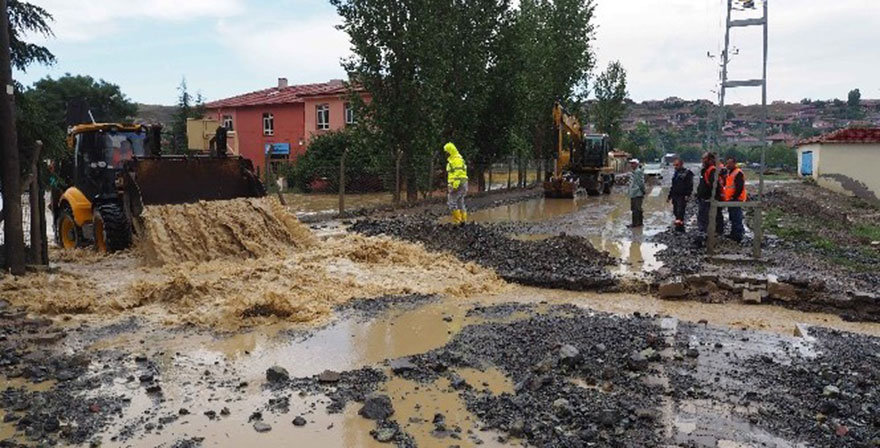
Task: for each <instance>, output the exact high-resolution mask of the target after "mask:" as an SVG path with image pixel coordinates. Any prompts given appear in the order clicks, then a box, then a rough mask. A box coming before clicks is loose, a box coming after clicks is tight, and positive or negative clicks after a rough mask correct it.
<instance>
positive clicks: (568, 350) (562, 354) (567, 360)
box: [559, 344, 583, 367]
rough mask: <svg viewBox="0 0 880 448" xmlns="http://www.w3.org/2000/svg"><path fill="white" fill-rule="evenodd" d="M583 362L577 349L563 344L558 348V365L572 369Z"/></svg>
mask: <svg viewBox="0 0 880 448" xmlns="http://www.w3.org/2000/svg"><path fill="white" fill-rule="evenodd" d="M581 361H583V358H582V357H581V352H580V350H578V349H577V347H575V346H573V345H570V344H565V345H563V346H562V347H560V348H559V363H560V364H562V365H565V366H569V367H574V366H576V365H578V364H580V363H581Z"/></svg>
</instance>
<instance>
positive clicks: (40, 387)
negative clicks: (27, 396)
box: [0, 376, 56, 440]
mask: <svg viewBox="0 0 880 448" xmlns="http://www.w3.org/2000/svg"><path fill="white" fill-rule="evenodd" d="M55 384H56V382H55V381H43V382H42V383H37V384H34V383H32V382H30V381H28V380H26V379H24V378H21V377H19V378H7V377H4V376H0V391H4V390H6V389H24V390H27V391H29V392H45V391H47V390H49V389H52V388H53V387H54V386H55ZM5 417H6V411H5V410H3V409H0V440H6V439H12V438H13V437H15V436H16V433H15V422H9V423H6V422H4V421H3V420H4V418H5Z"/></svg>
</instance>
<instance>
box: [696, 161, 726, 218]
mask: <svg viewBox="0 0 880 448" xmlns="http://www.w3.org/2000/svg"><path fill="white" fill-rule="evenodd" d="M717 179H718V162H717V161H716V159H715V154H713V153H711V152H707V153H706V154H703V169H702V170H700V183H699V185H698V186H697V201H698V202H697V203H698V205H699V211H698V213H697V226H698V227H699V229H700V232H701V233H703V234H705V233H706V232H708V231H709V206H710V205H711V200H710V199H711V198H712V186H713V185H714V184H715V182H716V181H717ZM715 199H719V200H720V199H721V187H720V186H719V187H718V188H717V189H716V191H715ZM715 233H717V234H719V235H721V234H723V233H724V215H723V214H722V213H721V212H720V211H719V212H718V214H717V215H715Z"/></svg>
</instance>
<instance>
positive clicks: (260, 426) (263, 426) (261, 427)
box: [254, 421, 272, 432]
mask: <svg viewBox="0 0 880 448" xmlns="http://www.w3.org/2000/svg"><path fill="white" fill-rule="evenodd" d="M271 430H272V426H271V425H269V424H268V423H265V422H261V421H260V422H255V423H254V431H256V432H269V431H271Z"/></svg>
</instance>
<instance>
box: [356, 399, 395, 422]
mask: <svg viewBox="0 0 880 448" xmlns="http://www.w3.org/2000/svg"><path fill="white" fill-rule="evenodd" d="M358 414H360V416H361V417H364V418H367V419H370V420H377V421H382V420H385V419H387V418H388V417H390V416H392V415H393V414H394V407H393V405H392V404H391V398H389V397H388V395H381V394H374V395H371V396H369V397H367V399H366V401H364V406H363V407H362V408H361V410H360V411H358Z"/></svg>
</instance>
